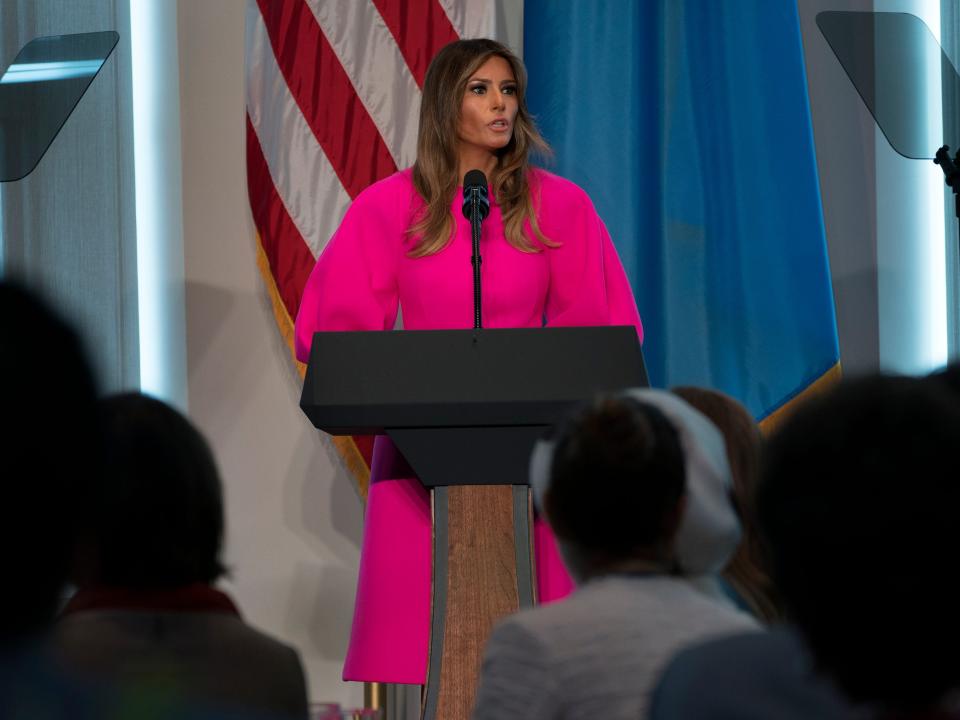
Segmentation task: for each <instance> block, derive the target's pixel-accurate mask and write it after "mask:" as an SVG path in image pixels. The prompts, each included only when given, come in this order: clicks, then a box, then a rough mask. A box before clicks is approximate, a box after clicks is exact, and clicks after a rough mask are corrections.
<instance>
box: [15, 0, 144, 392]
mask: <svg viewBox="0 0 960 720" xmlns="http://www.w3.org/2000/svg"><path fill="white" fill-rule="evenodd" d="M127 8H128V3H127V2H126V0H117V2H114V1H113V0H76V1H72V2H70V3H64V2H60V1H58V0H16V1H13V0H6V1H5V2H3V3H2V4H0V62H2V63H3V65H4V67H6V66H7V65H8V64H9V63H10V62H11V61H12V60H13V58H14V57H15V56H16V54H17V52H18V51H19V49H20V48H21V47H22V46H23V45H25V44H26V43H27V42H28V41H30V40H31V39H32V38H34V37H38V36H43V35H58V34H66V33H76V32H93V31H100V30H116V31H117V32H119V33H120V41H119V43H118V45H117V47H116V49H115V50H114V52H113V54H112V55H111V57H110V58H109V59H108V60H107V62H106V63H105V65H104V67H103V68H102V69H101V71H100V74H99V75H98V76H97V77H96V79H95V80H94V82H93V83H92V84H91V85H90V88H89V89H88V90H87V93H86V95H84V97H83V98H82V99H81V101H80V103H79V104H78V105H77V108H76V110H75V111H74V113H73V115H72V116H71V118H70V119H69V120H68V122H67V123H66V125H65V126H64V128H63V129H62V130H61V131H60V134H59V135H58V136H57V138H56V140H54V142H53V145H52V146H51V147H50V149H49V150H48V151H47V153H46V155H44V157H43V159H42V160H41V161H40V164H39V165H38V166H37V168H36V170H34V172H33V173H32V174H31V175H29V176H28V177H26V178H24V179H23V180H20V181H17V182H14V183H7V184H5V185H4V186H3V191H2V202H3V208H2V212H0V216H2V224H3V225H2V229H3V239H4V242H3V254H4V257H3V262H2V265H3V269H4V272H5V273H8V274H10V275H18V276H20V277H22V278H24V279H25V280H26V281H27V282H28V283H29V284H31V285H33V286H35V287H38V288H40V289H41V290H43V291H44V292H46V293H47V294H48V295H49V296H50V297H51V298H52V299H53V301H54V302H56V303H57V305H58V306H59V307H61V308H62V309H63V310H64V311H65V312H66V314H67V315H68V316H69V317H71V318H72V319H74V320H75V321H76V322H77V323H78V324H79V325H80V327H81V329H82V332H83V334H84V336H85V337H86V339H87V344H88V346H89V347H90V351H91V354H92V355H93V358H94V361H95V363H96V365H97V369H98V372H99V376H100V380H101V382H102V383H103V385H104V387H105V388H107V389H117V388H121V387H136V386H137V384H138V379H139V370H138V336H137V282H136V227H135V221H134V220H135V219H134V204H133V145H132V134H131V128H132V122H131V121H132V109H131V91H130V45H129V37H128V35H127V28H129V14H128V10H127Z"/></svg>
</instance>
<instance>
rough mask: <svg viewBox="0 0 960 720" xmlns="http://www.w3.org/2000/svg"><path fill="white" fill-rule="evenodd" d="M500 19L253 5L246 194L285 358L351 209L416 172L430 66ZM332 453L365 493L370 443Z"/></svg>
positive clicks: (408, 4)
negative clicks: (401, 171)
mask: <svg viewBox="0 0 960 720" xmlns="http://www.w3.org/2000/svg"><path fill="white" fill-rule="evenodd" d="M495 20H496V16H495V0H248V7H247V28H246V79H247V88H246V102H247V185H248V192H249V195H250V208H251V211H252V214H253V220H254V224H255V226H256V229H257V264H258V266H259V267H260V271H261V273H262V275H263V278H264V281H265V283H266V285H267V288H268V291H269V293H270V296H271V299H272V301H273V309H274V314H275V315H276V318H277V325H278V328H279V329H280V332H281V333H282V334H283V337H284V338H285V339H286V341H287V343H288V345H289V346H290V351H291V357H292V356H293V320H294V318H296V315H297V308H298V307H299V306H300V298H301V296H302V293H303V288H304V286H305V285H306V282H307V278H308V276H309V275H310V271H311V270H312V269H313V265H314V262H315V260H316V257H317V255H318V254H319V253H320V252H321V251H322V250H323V247H324V245H325V244H326V242H327V240H329V238H330V236H331V235H332V234H333V232H334V230H335V229H336V228H337V226H338V225H339V224H340V220H341V219H342V218H343V215H344V213H345V212H346V210H347V206H348V205H349V204H350V201H351V200H352V199H353V198H354V197H356V196H357V194H358V193H359V192H360V191H362V190H363V189H364V188H365V187H367V186H368V185H370V184H371V183H373V182H376V181H377V180H380V179H381V178H384V177H387V176H388V175H390V174H392V173H394V172H395V171H396V170H397V169H398V168H405V167H408V166H410V165H412V164H413V161H414V159H415V157H416V146H417V123H418V115H419V110H420V89H421V87H422V86H423V78H424V75H425V74H426V70H427V66H428V65H429V63H430V60H431V59H432V58H433V56H434V54H435V53H436V52H437V51H438V50H439V49H440V48H441V47H443V46H444V45H446V44H447V43H449V42H452V41H453V40H456V39H458V38H461V37H493V36H494V31H495ZM298 366H299V369H300V372H301V374H302V373H303V371H304V368H303V366H302V365H300V364H298ZM335 444H336V445H337V448H338V450H339V451H340V453H341V455H342V456H343V458H344V460H345V461H346V463H347V466H348V468H349V469H350V470H351V472H352V473H353V475H354V477H355V478H356V479H357V481H358V484H359V487H360V490H361V494H363V495H365V494H366V488H367V484H368V481H369V467H370V458H371V453H372V449H373V441H372V438H360V437H358V438H335Z"/></svg>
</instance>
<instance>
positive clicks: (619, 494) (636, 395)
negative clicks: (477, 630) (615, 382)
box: [474, 390, 755, 720]
mask: <svg viewBox="0 0 960 720" xmlns="http://www.w3.org/2000/svg"><path fill="white" fill-rule="evenodd" d="M677 418H693V420H692V422H690V423H682V422H680V421H678V420H677ZM544 447H545V448H546V450H544ZM544 447H541V448H540V449H539V450H538V451H537V454H535V457H534V462H533V466H534V467H533V470H532V474H531V480H532V482H533V484H534V490H535V493H536V495H537V497H538V503H540V504H541V507H542V509H544V510H545V514H546V517H547V519H548V521H549V522H550V524H551V526H552V527H553V529H554V532H555V533H556V536H557V538H558V543H559V546H560V550H561V554H562V556H563V558H564V560H565V562H566V563H567V565H568V568H569V569H570V571H571V573H572V574H573V576H574V579H575V580H576V581H577V583H578V586H579V587H578V589H577V590H576V591H575V592H574V594H573V595H571V596H570V597H569V598H567V599H565V600H563V601H560V602H557V603H553V604H550V605H545V606H541V607H538V608H533V609H530V610H525V611H522V612H520V613H518V614H516V615H514V616H512V617H509V618H507V619H506V620H505V621H503V622H502V623H501V624H499V625H498V626H497V628H495V630H494V632H493V634H492V636H491V638H490V641H489V643H488V646H487V649H486V653H485V658H484V662H483V669H482V674H481V679H480V686H479V691H478V698H477V705H476V709H475V714H474V717H475V718H478V719H482V720H486V719H487V718H496V719H497V720H511V719H512V718H525V719H533V720H537V719H541V718H560V717H563V718H599V717H602V718H610V719H612V720H617V719H618V718H638V717H641V716H642V715H643V713H644V712H645V708H646V700H647V696H648V694H649V692H650V689H651V685H652V683H653V680H654V678H655V677H656V675H657V674H658V673H659V671H660V669H661V668H662V665H663V664H664V663H665V662H666V661H667V660H668V659H669V657H670V656H671V655H672V654H673V653H674V652H676V650H677V649H679V648H681V647H683V646H685V645H687V644H689V643H691V642H695V641H696V640H698V639H701V638H704V637H709V636H711V635H715V634H721V633H725V632H733V631H737V630H745V629H747V628H751V627H755V624H754V622H753V621H752V620H751V619H750V618H749V617H748V616H747V615H745V614H743V613H740V612H738V611H736V610H735V609H733V608H730V607H727V606H725V605H722V604H720V603H717V602H716V601H714V600H712V599H711V598H709V597H708V596H706V595H704V594H703V593H702V592H700V591H699V590H697V589H695V588H694V587H693V586H692V585H691V584H690V583H689V582H687V580H685V579H684V578H682V577H676V576H673V575H672V574H671V573H672V571H673V568H674V567H675V565H676V564H677V540H678V534H679V529H680V528H681V527H682V526H683V525H685V524H686V525H688V526H690V527H691V528H692V531H691V529H688V531H687V535H688V539H694V538H696V537H698V535H697V532H696V530H697V528H695V527H693V526H691V525H690V522H689V518H688V515H689V514H690V513H689V507H688V505H689V504H691V503H690V501H691V500H692V499H694V498H691V497H690V493H689V491H688V490H687V488H688V487H689V486H690V485H691V482H690V478H689V474H690V469H691V466H696V467H697V468H698V472H704V471H705V468H716V467H720V468H722V473H724V474H728V471H727V470H726V467H727V465H726V459H725V456H724V448H723V441H722V439H721V438H720V436H719V433H718V432H717V430H716V429H715V428H714V427H713V426H712V425H711V424H710V423H709V422H708V421H707V420H706V419H705V418H703V416H701V415H700V414H699V413H696V412H695V411H694V410H693V409H692V408H690V407H689V406H687V405H686V404H685V403H684V402H683V401H681V400H679V399H678V398H676V397H674V396H672V395H670V394H668V393H663V392H658V391H649V390H645V391H631V393H630V394H626V395H622V396H607V397H601V398H599V399H597V400H596V401H595V402H593V403H592V404H590V405H589V406H588V407H586V408H584V409H582V410H581V411H579V412H578V413H576V414H575V415H574V416H573V417H572V418H571V419H569V420H568V421H567V422H566V424H565V425H563V426H562V427H561V429H560V430H559V434H558V436H557V438H556V440H555V442H554V443H553V444H552V446H546V445H545V446H544ZM705 448H706V450H705ZM698 453H699V454H698ZM705 454H711V455H712V456H713V459H717V458H719V461H720V462H718V463H711V462H708V459H707V458H706V457H705ZM538 455H539V459H538ZM692 455H693V456H696V457H697V460H696V462H688V459H689V458H690V457H691V456H692ZM545 456H546V459H545V460H544V457H545ZM710 472H712V473H713V474H714V475H715V476H717V477H714V478H713V479H714V480H715V481H716V483H715V484H716V485H717V486H718V487H719V488H723V483H724V482H725V480H726V477H725V476H724V477H719V475H720V473H719V472H717V471H713V470H711V471H710ZM694 484H696V485H698V486H701V485H706V484H707V483H704V482H703V480H702V479H698V480H697V481H696V482H695V483H694ZM715 498H719V499H720V500H722V501H723V502H724V503H725V502H726V501H725V496H724V492H719V493H713V494H712V493H710V492H705V493H701V496H698V497H697V498H695V500H696V507H697V509H696V512H695V513H693V514H694V515H695V516H697V517H700V516H702V515H703V514H707V513H709V512H710V509H711V508H712V507H714V499H715ZM731 517H732V513H731ZM733 529H734V531H735V530H736V525H735V521H733ZM728 534H729V533H728ZM736 538H737V535H736V532H734V533H733V535H732V537H731V539H732V541H733V542H732V543H731V544H730V546H729V548H728V549H732V547H733V544H735V541H736ZM698 550H699V551H698V552H691V553H690V559H691V563H692V565H691V567H694V568H696V569H697V571H704V572H707V571H709V570H710V568H711V567H712V566H713V564H714V562H715V561H716V560H717V558H716V557H715V552H714V551H712V550H710V549H707V550H706V551H704V550H702V549H698ZM727 557H728V555H726V554H724V555H723V557H722V558H720V566H722V563H723V562H725V560H726V558H727Z"/></svg>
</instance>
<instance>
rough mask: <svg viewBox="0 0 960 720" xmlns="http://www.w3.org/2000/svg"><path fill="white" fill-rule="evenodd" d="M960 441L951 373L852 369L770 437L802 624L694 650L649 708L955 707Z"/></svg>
mask: <svg viewBox="0 0 960 720" xmlns="http://www.w3.org/2000/svg"><path fill="white" fill-rule="evenodd" d="M958 443H960V407H958V406H957V404H956V403H955V402H953V399H952V398H951V395H950V393H944V386H943V384H942V380H940V379H936V380H934V381H931V380H923V381H921V380H914V379H907V378H887V377H873V378H866V379H861V380H857V381H847V382H845V383H844V384H843V385H841V387H840V388H839V389H838V390H836V391H834V392H832V393H830V394H829V395H827V396H826V397H823V398H820V399H815V400H811V401H809V402H808V403H807V404H806V405H804V406H802V407H801V408H799V409H798V411H797V412H796V414H795V415H794V416H793V417H791V418H790V419H789V420H788V421H787V422H786V423H785V424H784V426H783V427H782V428H781V430H780V431H778V432H777V433H776V434H775V435H774V436H773V437H772V438H771V441H770V443H769V444H768V446H767V448H766V450H765V460H764V469H763V473H762V479H761V482H760V484H759V487H758V493H757V509H758V519H759V524H760V528H761V531H762V534H763V535H764V536H765V537H766V545H767V547H768V549H769V552H770V558H771V568H772V573H773V578H774V581H775V582H776V584H777V587H778V589H779V590H780V591H781V593H782V596H783V598H784V602H785V606H786V610H787V614H788V617H789V618H790V619H791V620H792V622H793V624H794V627H793V628H791V627H783V628H778V629H776V630H775V631H774V632H772V633H766V634H754V635H750V636H741V637H732V638H727V639H723V640H716V641H713V642H710V643H707V644H705V645H703V646H701V647H696V648H691V649H688V650H686V651H684V652H683V653H681V654H680V655H679V656H678V657H677V658H676V659H675V660H674V661H673V662H672V663H671V665H670V667H669V669H668V670H667V672H666V673H665V675H664V678H663V680H662V682H661V683H660V686H659V687H658V690H657V692H656V695H655V697H654V700H653V703H652V711H651V715H650V717H651V718H653V719H654V720H660V719H661V718H663V719H664V720H666V719H667V718H671V719H676V720H709V719H719V718H732V717H737V718H744V719H746V720H749V719H750V718H756V719H757V720H759V719H760V718H769V717H777V718H787V719H792V718H796V719H797V720H799V719H800V718H810V717H816V718H844V717H858V718H861V717H866V718H884V719H888V720H892V719H893V718H903V719H906V718H940V717H943V718H949V717H958V715H957V714H956V708H955V707H951V706H950V698H951V696H952V695H953V696H955V693H956V691H957V689H958V688H960V671H958V670H957V669H956V664H955V663H953V662H952V661H951V660H949V658H950V657H951V655H952V650H951V649H952V648H953V647H954V646H955V644H956V642H957V640H958V639H960V620H958V619H957V617H956V607H957V606H958V602H960V590H958V587H957V584H956V582H955V580H954V578H953V577H952V573H951V572H950V567H951V565H952V563H953V560H954V557H955V555H956V551H957V546H958V543H957V540H956V537H955V533H954V532H953V530H952V528H953V527H954V522H955V519H954V517H953V515H954V513H953V509H954V508H955V507H956V505H957V502H958V500H960V489H958V485H957V483H956V482H955V481H954V478H953V472H952V469H951V460H952V458H951V455H952V452H953V448H954V447H956V446H957V445H958ZM944 658H946V660H945V659H944ZM815 668H816V670H815ZM817 671H819V672H820V674H819V675H818V674H816V672H817ZM838 688H839V689H838Z"/></svg>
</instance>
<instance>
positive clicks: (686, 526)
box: [530, 388, 740, 576]
mask: <svg viewBox="0 0 960 720" xmlns="http://www.w3.org/2000/svg"><path fill="white" fill-rule="evenodd" d="M623 394H624V395H625V396H627V397H632V398H634V399H636V400H638V401H640V402H643V403H647V404H649V405H652V406H654V407H655V408H657V409H658V410H660V412H662V413H663V414H664V415H665V416H666V418H667V420H669V421H670V423H671V424H672V425H673V426H674V428H675V429H676V431H677V434H678V435H679V436H680V445H681V447H682V448H683V454H684V461H685V463H686V501H687V502H686V508H685V510H684V514H683V518H681V520H680V528H679V530H678V532H677V538H676V551H677V564H678V565H679V566H680V569H681V571H682V573H683V574H684V575H686V576H696V575H707V574H712V573H716V572H719V571H720V570H722V569H723V567H724V566H725V565H726V563H727V561H728V560H729V559H730V556H731V555H732V554H733V553H734V551H735V550H736V549H737V545H738V544H739V542H740V522H739V520H738V519H737V515H736V512H735V511H734V509H733V505H732V504H731V502H730V464H729V462H728V460H727V450H726V446H725V444H724V440H723V436H722V435H721V434H720V431H719V430H717V428H716V426H715V425H714V424H713V423H712V422H710V420H708V419H707V418H706V417H705V416H704V415H702V414H701V413H699V412H698V411H697V410H695V409H694V408H693V407H691V406H690V405H689V404H688V403H686V402H685V401H683V400H681V399H680V398H679V397H677V396H676V395H673V394H672V393H669V392H666V391H664V390H650V389H639V388H638V389H631V390H626V391H624V393H623ZM554 446H555V444H554V442H553V441H549V440H541V441H539V442H537V443H536V445H535V446H534V448H533V453H532V455H531V456H530V485H531V487H532V488H533V496H534V502H535V503H536V505H537V507H538V508H539V509H541V511H542V509H543V499H544V495H545V493H546V490H547V485H548V484H549V481H550V466H551V463H552V461H553V451H554ZM561 546H562V544H561Z"/></svg>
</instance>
